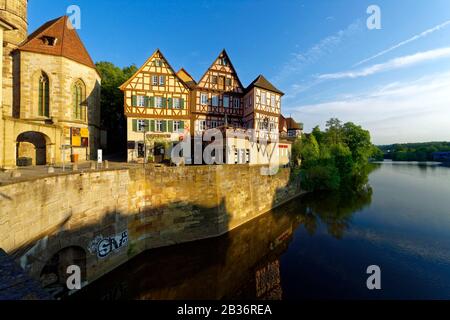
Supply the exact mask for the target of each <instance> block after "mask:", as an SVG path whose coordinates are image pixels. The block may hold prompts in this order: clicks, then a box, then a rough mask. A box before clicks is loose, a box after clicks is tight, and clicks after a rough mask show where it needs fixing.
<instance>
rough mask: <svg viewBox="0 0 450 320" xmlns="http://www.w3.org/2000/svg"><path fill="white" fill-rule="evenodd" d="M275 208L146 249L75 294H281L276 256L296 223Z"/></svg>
mask: <svg viewBox="0 0 450 320" xmlns="http://www.w3.org/2000/svg"><path fill="white" fill-rule="evenodd" d="M289 210H295V207H290V208H289ZM281 211H282V210H278V211H276V212H274V213H269V214H266V215H264V216H262V217H260V218H258V219H257V220H255V221H252V222H249V223H247V224H245V225H243V226H242V227H240V228H238V229H235V230H233V231H232V232H230V233H229V234H227V235H225V236H223V237H220V238H213V239H208V240H205V241H197V242H193V243H186V244H182V245H177V246H173V247H167V248H161V249H156V250H151V251H149V252H146V253H144V254H142V255H140V256H138V257H136V258H135V259H133V260H131V261H130V262H129V263H127V264H125V265H124V266H122V267H119V268H118V269H116V270H115V271H113V272H111V273H110V274H108V275H106V276H105V277H103V278H101V279H99V280H97V281H96V282H94V283H92V284H91V285H89V286H87V287H86V288H85V289H83V291H81V292H80V293H79V294H78V295H77V296H75V297H76V298H77V297H79V298H82V299H85V298H89V297H92V298H100V297H101V298H103V299H120V298H122V299H150V300H159V299H239V298H243V299H274V300H278V299H281V297H282V291H281V278H280V269H279V261H278V258H279V257H280V256H281V255H282V254H283V252H284V251H285V250H286V249H287V247H288V244H289V242H290V241H291V239H292V232H293V230H295V229H296V228H297V225H298V220H297V219H296V218H295V216H294V215H288V214H283V213H281ZM283 212H284V211H283ZM161 270H164V272H160V271H161Z"/></svg>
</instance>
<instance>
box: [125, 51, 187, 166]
mask: <svg viewBox="0 0 450 320" xmlns="http://www.w3.org/2000/svg"><path fill="white" fill-rule="evenodd" d="M120 89H121V90H122V91H123V92H124V104H125V106H124V107H125V115H126V117H127V132H128V133H127V136H128V161H137V160H144V159H146V161H147V159H148V157H150V158H152V157H155V158H160V160H161V158H164V157H167V156H168V152H169V149H170V147H171V146H172V145H173V144H176V143H178V142H179V141H180V140H182V139H183V138H184V136H185V134H186V133H189V132H190V124H191V122H190V110H189V109H190V90H189V87H188V86H187V85H186V83H185V81H183V80H182V79H181V78H180V77H179V75H178V74H177V73H175V71H174V70H173V69H172V67H171V66H170V64H169V62H168V61H167V59H166V58H165V57H164V55H163V54H162V53H161V51H160V50H157V51H156V52H155V53H154V54H153V55H152V56H151V57H150V58H149V59H148V60H147V61H146V62H145V63H144V65H143V66H142V67H141V68H140V69H139V70H138V71H137V72H136V73H135V74H134V75H133V76H132V77H131V78H130V79H129V80H128V81H127V82H125V83H124V84H123V85H122V86H121V87H120ZM157 145H158V146H162V147H160V148H159V149H158V148H156V146H157Z"/></svg>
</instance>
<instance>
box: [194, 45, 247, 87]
mask: <svg viewBox="0 0 450 320" xmlns="http://www.w3.org/2000/svg"><path fill="white" fill-rule="evenodd" d="M221 56H224V57H226V58H227V60H228V63H229V64H230V68H231V70H233V73H234V75H235V76H236V79H237V81H238V82H239V86H240V87H241V88H242V90H245V87H244V86H243V85H242V82H241V79H239V75H238V73H237V72H236V69H235V68H234V66H233V63H232V62H231V59H230V56H229V55H228V53H227V51H226V50H225V49H223V50H222V51H221V52H220V54H219V55H218V56H217V58H216V59H214V61H213V63H211V65H210V66H209V68H208V69H207V70H206V72H205V73H204V74H203V75H202V76H201V78H200V81H202V79H203V78H204V77H205V76H206V74H207V73H208V72H209V71H210V70H211V68H212V67H213V66H214V64H215V63H216V61H217V60H218V59H219V58H220V57H221Z"/></svg>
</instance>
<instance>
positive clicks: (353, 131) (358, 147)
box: [342, 122, 372, 165]
mask: <svg viewBox="0 0 450 320" xmlns="http://www.w3.org/2000/svg"><path fill="white" fill-rule="evenodd" d="M342 136H343V142H344V143H345V144H346V145H347V146H348V147H349V148H350V150H351V152H352V155H353V160H354V161H355V163H359V164H361V165H365V164H366V163H367V160H368V159H369V157H370V156H371V153H372V143H371V142H370V133H369V131H367V130H364V129H363V128H362V127H361V126H357V125H355V124H354V123H352V122H347V123H346V124H344V126H343V127H342Z"/></svg>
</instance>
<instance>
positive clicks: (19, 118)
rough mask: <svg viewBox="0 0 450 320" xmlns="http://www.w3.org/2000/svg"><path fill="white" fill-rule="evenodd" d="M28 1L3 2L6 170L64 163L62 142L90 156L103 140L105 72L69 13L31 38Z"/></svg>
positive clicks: (0, 106) (0, 121)
mask: <svg viewBox="0 0 450 320" xmlns="http://www.w3.org/2000/svg"><path fill="white" fill-rule="evenodd" d="M27 5H28V1H27V0H14V1H10V0H0V44H1V46H0V50H1V52H0V56H1V57H2V59H0V70H2V80H1V81H2V83H0V168H11V167H15V166H16V164H17V159H18V158H23V159H28V160H27V161H24V162H23V163H27V162H29V161H31V162H32V164H38V165H39V164H48V163H51V162H59V161H60V160H61V148H62V145H68V146H70V148H69V149H68V151H67V155H70V154H78V155H79V157H80V159H89V156H90V155H93V154H95V150H96V149H97V148H98V147H99V144H100V129H99V123H100V105H99V104H100V76H99V74H98V73H97V71H96V69H95V65H94V63H93V61H92V59H91V58H90V56H89V54H88V52H87V50H86V49H85V47H84V46H83V43H82V42H81V40H80V38H79V37H78V34H77V32H76V30H74V29H73V27H72V26H71V24H70V22H69V21H68V18H67V17H61V18H58V19H55V20H52V21H49V22H47V23H45V24H44V25H42V26H41V27H40V28H38V29H37V30H36V31H35V32H33V33H31V34H30V35H28V36H27V33H28V30H27V26H28V21H27ZM23 159H22V160H23Z"/></svg>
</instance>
